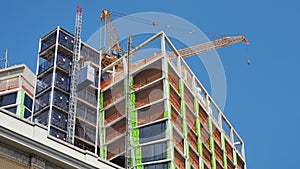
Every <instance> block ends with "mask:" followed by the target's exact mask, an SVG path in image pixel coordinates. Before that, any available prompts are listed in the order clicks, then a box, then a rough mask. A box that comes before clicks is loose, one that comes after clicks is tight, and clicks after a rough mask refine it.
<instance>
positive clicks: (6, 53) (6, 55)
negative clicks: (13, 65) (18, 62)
mask: <svg viewBox="0 0 300 169" xmlns="http://www.w3.org/2000/svg"><path fill="white" fill-rule="evenodd" d="M7 67H8V49H5V68H7Z"/></svg>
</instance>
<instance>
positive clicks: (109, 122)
mask: <svg viewBox="0 0 300 169" xmlns="http://www.w3.org/2000/svg"><path fill="white" fill-rule="evenodd" d="M152 43H153V44H156V45H157V44H159V45H158V47H157V48H156V49H157V50H156V51H154V52H153V51H152V52H150V53H149V52H148V53H145V52H143V50H144V49H147V46H149V47H151V48H152V47H153V44H152ZM72 49H73V35H72V34H70V33H68V32H67V31H65V30H64V29H62V28H60V27H58V28H57V29H55V30H53V31H51V32H50V33H49V34H47V35H46V36H44V37H43V38H41V40H40V50H39V57H38V64H37V73H36V76H37V81H36V89H35V99H34V113H33V120H34V121H35V122H38V123H41V124H43V125H45V126H47V129H48V130H47V131H48V134H49V136H50V137H53V138H56V139H59V140H62V141H65V140H66V135H67V122H68V113H69V112H68V102H69V95H70V78H69V76H70V70H71V66H72V56H73V52H72ZM80 56H81V60H80V65H81V71H80V73H79V77H78V79H79V84H78V86H79V90H78V91H77V92H78V102H77V111H76V124H75V141H74V143H73V144H74V145H75V146H77V147H79V148H81V149H84V150H87V151H90V152H92V153H94V154H95V155H97V156H99V157H100V158H101V159H103V160H108V161H110V162H113V163H115V164H117V165H119V166H121V167H124V166H125V161H126V160H125V159H126V150H130V152H131V153H130V155H129V156H130V157H129V158H130V166H131V167H134V168H138V169H158V168H163V169H164V168H180V169H183V168H193V169H222V168H226V169H235V168H238V169H246V161H245V151H244V142H243V140H242V139H241V138H240V137H239V135H238V134H237V132H236V131H235V129H234V128H233V127H232V125H231V124H230V123H229V121H228V120H227V119H226V117H225V116H224V114H223V113H222V112H221V110H220V109H219V108H218V106H217V105H216V104H215V103H214V101H213V99H212V98H211V97H210V95H209V94H208V92H206V90H205V88H204V87H203V86H202V84H201V83H200V81H199V80H198V79H197V77H196V76H195V75H194V73H193V72H192V71H191V70H190V68H189V67H188V65H187V64H186V62H185V61H184V60H183V59H182V58H181V57H180V56H179V54H178V51H177V50H176V48H175V47H174V46H173V44H172V42H171V41H170V40H169V39H168V37H167V36H166V35H165V34H164V33H163V32H160V33H158V34H156V35H154V36H153V37H152V38H150V39H148V40H147V41H145V42H143V43H142V44H141V45H139V46H138V47H137V48H135V49H134V50H132V58H134V59H132V61H130V64H129V67H128V64H127V63H128V60H127V59H126V58H127V56H126V54H125V56H122V57H120V58H119V59H118V60H117V61H115V62H114V63H112V64H111V65H109V66H107V67H102V64H99V63H101V57H99V56H100V53H99V52H98V51H97V50H95V49H93V48H92V47H90V46H89V45H87V44H85V43H83V42H82V43H81V52H80ZM129 58H131V56H130V57H129ZM87 77H89V78H87ZM126 129H128V130H126ZM126 131H127V132H126Z"/></svg>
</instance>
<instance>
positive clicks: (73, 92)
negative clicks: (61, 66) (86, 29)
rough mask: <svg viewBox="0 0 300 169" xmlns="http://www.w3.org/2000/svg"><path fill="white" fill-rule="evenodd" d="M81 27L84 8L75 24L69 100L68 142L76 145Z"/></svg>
mask: <svg viewBox="0 0 300 169" xmlns="http://www.w3.org/2000/svg"><path fill="white" fill-rule="evenodd" d="M81 25H82V8H81V7H77V11H76V22H75V36H74V45H73V61H72V69H71V75H70V76H71V86H70V98H69V116H68V124H67V130H68V131H67V142H69V143H72V144H73V143H74V134H75V117H76V107H77V74H78V71H79V60H80V46H81V44H80V43H81V40H80V36H81Z"/></svg>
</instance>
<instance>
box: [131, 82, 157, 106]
mask: <svg viewBox="0 0 300 169" xmlns="http://www.w3.org/2000/svg"><path fill="white" fill-rule="evenodd" d="M135 94H136V96H135V99H136V102H135V106H136V108H139V107H141V106H144V105H147V104H149V103H151V102H154V101H156V100H160V99H162V97H163V81H162V80H161V81H159V82H157V83H155V84H152V85H150V86H147V87H146V88H144V89H142V90H139V91H137V92H136V93H135Z"/></svg>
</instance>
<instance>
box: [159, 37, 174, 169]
mask: <svg viewBox="0 0 300 169" xmlns="http://www.w3.org/2000/svg"><path fill="white" fill-rule="evenodd" d="M160 46H161V54H162V56H163V57H162V73H163V77H164V80H163V85H164V87H163V92H164V98H166V100H165V102H164V109H165V110H164V111H165V117H166V118H168V120H167V128H166V130H167V131H166V133H167V137H168V139H169V141H168V142H169V145H168V151H167V152H166V153H167V158H169V159H171V164H170V167H169V168H171V169H174V153H173V149H174V145H173V143H172V138H173V129H172V122H171V107H170V105H171V103H170V91H169V90H170V88H169V87H170V86H169V85H170V84H169V81H168V59H167V57H166V39H165V34H164V33H163V34H162V35H161V45H160Z"/></svg>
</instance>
